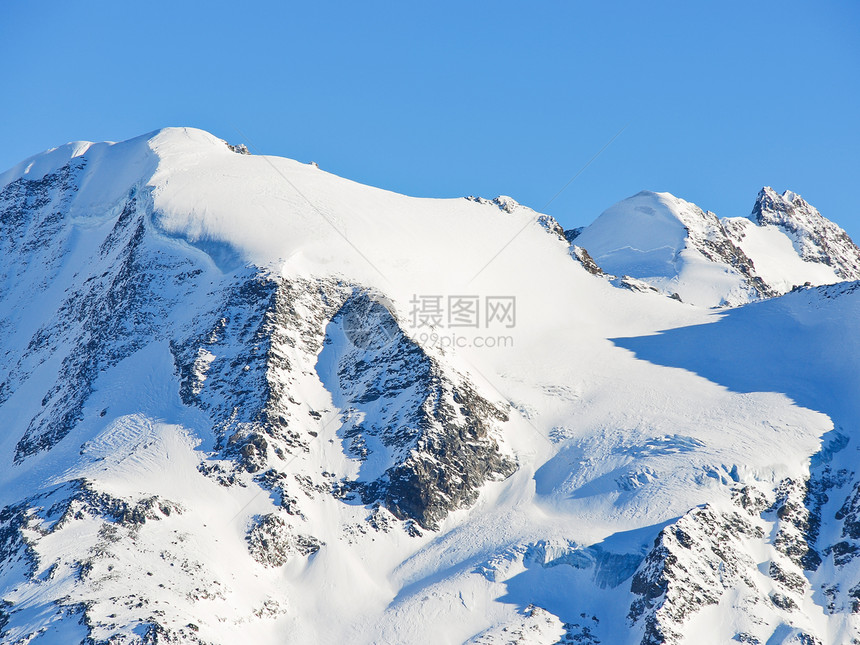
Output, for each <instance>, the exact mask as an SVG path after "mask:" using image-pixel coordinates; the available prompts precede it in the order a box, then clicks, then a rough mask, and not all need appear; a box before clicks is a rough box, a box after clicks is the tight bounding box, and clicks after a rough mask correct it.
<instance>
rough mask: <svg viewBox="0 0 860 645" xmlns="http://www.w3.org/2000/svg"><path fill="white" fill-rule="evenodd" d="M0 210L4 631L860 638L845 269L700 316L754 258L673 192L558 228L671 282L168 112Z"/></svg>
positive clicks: (650, 639) (182, 638)
mask: <svg viewBox="0 0 860 645" xmlns="http://www.w3.org/2000/svg"><path fill="white" fill-rule="evenodd" d="M628 202H629V203H628ZM0 218H2V219H0V221H2V234H0V418H2V419H3V421H4V430H3V432H2V434H0V459H2V460H3V461H4V468H3V469H2V471H0V472H2V474H0V481H2V484H0V508H2V511H0V633H2V635H3V639H4V642H12V643H18V642H20V643H31V642H32V643H74V642H97V643H101V642H115V643H156V642H177V643H186V642H187V643H235V642H246V641H253V642H259V643H283V642H295V643H308V642H319V643H329V642H331V643H334V642H356V643H378V642H386V643H389V642H390V643H426V642H438V643H463V642H474V643H502V642H523V643H555V642H567V643H571V642H576V643H598V642H602V643H639V642H644V643H657V642H675V643H678V642H696V643H701V642H713V643H723V642H727V641H729V640H730V639H732V638H734V639H735V640H742V639H747V640H746V641H743V642H760V643H765V642H768V643H771V642H773V643H781V642H785V643H789V642H795V641H792V640H791V639H793V638H794V639H802V638H812V637H814V638H817V639H818V640H819V642H822V643H824V642H833V643H837V642H846V640H847V639H849V638H860V620H858V619H857V618H856V617H855V614H854V613H853V612H854V607H855V605H853V604H852V603H853V602H855V599H856V598H857V597H858V596H860V594H857V593H855V591H856V587H855V586H854V585H855V584H856V583H855V582H854V581H855V580H856V573H857V570H856V566H855V561H854V559H853V553H854V552H855V551H858V552H860V546H856V542H855V541H856V540H860V529H857V530H855V528H856V527H857V526H860V516H858V515H857V513H858V512H860V511H858V510H855V509H860V503H858V502H856V499H857V493H856V491H857V488H858V483H857V481H858V480H857V477H856V476H855V474H854V472H853V470H852V467H851V464H852V458H851V455H853V454H854V450H855V445H854V444H855V443H856V439H855V438H854V434H855V433H856V428H857V426H858V412H860V411H858V410H857V409H856V406H855V405H854V404H853V403H851V401H853V400H854V399H853V398H852V396H851V392H853V391H855V390H856V386H857V383H856V380H857V374H858V370H857V369H856V366H857V360H858V349H860V348H858V347H857V346H856V343H855V344H850V343H845V344H842V345H840V346H839V347H836V346H834V344H833V341H832V339H833V338H846V339H850V338H856V337H857V331H858V329H857V326H858V323H857V321H858V320H860V318H858V316H857V315H856V314H857V313H858V312H857V308H858V306H860V304H859V303H860V290H858V289H857V288H856V284H857V283H845V284H844V285H835V286H832V287H821V288H809V289H804V290H801V291H798V292H795V293H791V294H788V295H787V296H784V297H783V298H775V299H771V300H768V301H765V302H761V303H756V304H753V305H749V306H745V307H741V308H738V309H734V310H731V311H729V312H728V313H726V312H716V311H712V310H710V309H708V308H707V306H709V305H711V304H719V302H722V301H726V302H731V303H733V304H737V303H740V302H744V301H746V300H751V299H755V298H759V297H760V296H761V295H764V294H768V295H773V294H771V293H770V291H768V290H774V291H777V289H776V287H773V286H770V285H771V284H776V282H773V283H771V282H769V281H764V280H763V279H762V278H761V277H760V276H759V275H758V274H753V273H752V272H751V270H750V269H749V268H748V267H747V268H745V267H744V265H743V262H741V261H740V260H742V257H743V254H744V253H745V251H740V250H739V247H738V246H736V245H735V243H734V242H731V244H729V243H728V242H730V240H729V238H728V235H727V234H725V232H724V230H723V228H722V225H721V223H720V221H719V220H717V219H716V217H715V216H712V215H710V214H705V213H702V212H701V211H700V210H698V209H697V208H695V207H694V206H692V205H690V204H688V203H686V202H683V201H682V200H678V199H676V198H673V197H671V196H668V195H655V194H640V195H638V196H636V197H634V198H631V200H627V202H623V203H622V204H621V205H619V206H617V207H615V208H614V209H610V211H607V213H605V214H604V216H601V218H600V219H599V220H598V221H597V222H595V224H594V225H592V227H589V228H588V229H586V231H585V232H583V233H582V235H580V236H579V237H577V238H576V244H577V245H578V246H581V247H584V248H585V249H587V250H588V251H590V252H591V254H592V255H593V256H595V258H596V259H597V260H598V264H600V265H601V266H602V268H603V269H604V270H607V271H610V272H613V273H616V272H617V273H623V272H622V271H616V269H619V268H622V266H623V265H630V264H631V263H632V264H635V266H637V267H640V268H641V269H642V273H643V275H644V277H646V278H647V279H648V280H649V281H651V282H653V283H654V284H655V285H657V286H658V287H659V288H660V289H661V290H663V291H677V292H678V293H679V294H680V296H681V299H682V300H684V301H685V302H677V301H676V300H673V299H670V298H666V297H664V296H663V295H661V294H660V293H657V292H651V293H647V292H646V293H638V292H634V291H631V290H629V289H619V288H616V287H615V286H613V284H612V283H611V282H609V281H607V280H606V279H604V278H603V277H601V276H600V275H594V274H593V273H591V272H589V271H588V270H586V269H585V268H584V263H583V258H584V257H585V256H584V255H583V253H582V252H581V249H580V250H579V251H577V250H576V249H573V248H572V247H571V246H570V244H569V242H568V241H567V240H566V239H565V237H564V235H563V234H562V233H563V232H562V231H561V229H560V227H558V225H557V223H555V222H554V220H552V219H551V218H548V217H547V216H545V215H540V214H538V213H535V212H534V211H532V210H530V209H528V208H526V207H523V206H521V205H519V204H517V203H516V202H515V201H514V200H512V199H510V198H497V199H495V200H485V199H448V200H438V199H418V198H412V197H406V196H403V195H397V194H394V193H390V192H387V191H383V190H379V189H376V188H371V187H368V186H362V185H360V184H356V183H354V182H351V181H348V180H345V179H342V178H339V177H336V176H333V175H331V174H328V173H326V172H324V171H322V170H320V169H319V168H317V167H316V166H314V165H304V164H300V163H297V162H295V161H291V160H288V159H281V158H276V157H262V156H256V155H246V154H237V152H236V151H235V150H234V149H231V148H230V147H228V146H227V145H226V144H225V142H223V141H221V140H220V139H217V138H216V137H214V136H212V135H210V134H208V133H205V132H202V131H199V130H194V129H189V128H168V129H165V130H160V131H158V132H155V133H150V134H148V135H144V136H143V137H139V138H137V139H133V140H130V141H127V142H123V143H117V144H86V143H76V144H68V145H67V146H64V147H61V148H57V149H55V150H53V151H49V152H47V153H44V154H43V155H37V156H36V157H34V158H31V159H30V160H27V161H25V162H23V163H22V164H20V165H19V166H17V167H15V168H13V169H12V170H10V171H8V172H7V173H5V174H3V175H2V176H0ZM628 222H634V223H635V224H636V225H635V226H631V227H628V228H624V229H620V228H619V227H621V226H622V225H624V224H625V223H628ZM721 231H722V233H721ZM622 233H624V234H625V235H628V238H627V239H623V240H622V241H621V242H619V241H618V239H620V237H618V236H621V234H622ZM613 235H615V236H616V237H617V238H618V239H616V241H613ZM747 238H749V239H752V238H753V235H750V234H749V233H747V235H746V236H745V237H744V239H747ZM589 240H591V246H589V245H588V244H587V243H586V242H587V241H589ZM691 240H693V241H694V242H695V243H694V244H691V242H690V241H691ZM595 248H597V249H598V250H597V251H595ZM768 248H769V247H768ZM500 249H503V250H502V251H501V252H500ZM601 249H602V251H601ZM782 250H783V251H784V249H782ZM603 256H605V257H604V258H603V260H604V261H601V258H602V257H603ZM717 257H719V258H723V259H726V258H729V259H731V258H735V259H738V262H739V263H738V264H735V265H731V266H732V267H733V268H734V271H735V272H734V273H732V272H730V271H729V272H727V271H726V268H725V267H724V266H721V265H720V264H719V262H717V261H715V259H714V258H717ZM607 259H608V260H609V262H608V263H607V262H606V261H605V260H607ZM727 261H729V260H727ZM613 262H617V266H616V264H613ZM778 264H779V263H778V262H775V263H774V265H773V266H772V271H773V273H768V275H769V276H779V275H780V274H779V272H778V271H777V268H778V266H777V265H778ZM819 264H821V263H819ZM744 271H746V272H744ZM628 273H630V272H629V271H628ZM646 274H647V275H646ZM634 277H635V276H634ZM781 279H782V278H781ZM792 279H793V277H791V278H788V277H786V278H784V280H786V281H789V282H790V281H791V280H792ZM774 280H776V278H774ZM629 284H632V283H629ZM786 284H787V282H786ZM718 298H719V299H720V300H719V301H718V302H715V301H716V300H717V299H718ZM745 299H746V300H745ZM699 300H701V301H702V304H704V305H705V306H691V305H690V304H687V303H688V302H694V303H696V302H698V301H699ZM464 302H465V303H467V305H468V306H467V305H464V304H463V303H464ZM514 302H515V317H513V316H505V315H497V316H494V315H493V312H495V313H496V314H499V312H500V311H502V310H500V309H498V308H496V309H493V308H491V306H490V305H491V304H492V305H498V306H501V305H505V306H509V307H512V306H514V305H513V303H514ZM468 303H471V304H470V305H469V304H468ZM474 304H477V306H478V308H477V310H475V309H470V308H469V307H471V306H473V305H474ZM436 307H438V310H437V308H436ZM507 311H508V313H513V310H512V309H508V310H507ZM475 312H477V314H478V317H477V319H475V318H474V316H473V314H474V313H475ZM472 323H476V326H468V325H469V324H472ZM750 356H753V357H754V359H755V362H754V367H755V369H747V367H748V366H749V365H750V362H749V361H750ZM837 516H838V517H837ZM855 533H856V535H855ZM837 545H839V546H837ZM816 557H817V560H816ZM87 639H89V640H87ZM709 639H710V640H709ZM796 642H803V641H802V640H796ZM806 642H814V641H806Z"/></svg>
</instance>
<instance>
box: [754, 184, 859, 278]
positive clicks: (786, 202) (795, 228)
mask: <svg viewBox="0 0 860 645" xmlns="http://www.w3.org/2000/svg"><path fill="white" fill-rule="evenodd" d="M750 219H751V220H753V221H754V222H755V223H756V224H758V225H759V226H776V227H778V228H780V229H781V230H782V231H783V232H784V233H786V234H787V235H788V236H789V237H790V238H791V240H792V243H793V244H794V248H795V249H796V250H797V253H798V254H799V255H800V257H801V258H802V259H803V260H804V261H806V262H818V263H821V264H825V265H827V266H830V267H832V268H833V270H834V271H835V272H836V274H837V275H839V277H841V278H843V279H845V280H860V248H858V247H857V245H856V244H854V242H853V241H852V240H851V238H850V237H849V236H848V234H847V233H846V232H845V231H844V230H843V229H842V228H840V227H839V226H838V225H837V224H835V223H834V222H831V221H830V220H829V219H827V218H826V217H824V216H823V215H822V214H821V213H820V212H819V211H818V209H816V208H815V207H813V206H812V205H811V204H809V202H807V201H806V200H805V199H803V198H802V197H801V196H800V195H798V194H797V193H794V192H792V191H790V190H786V191H785V192H783V193H782V194H781V195H780V194H779V193H778V192H776V191H775V190H774V189H773V188H771V187H770V186H765V187H764V188H762V189H761V191H760V192H759V194H758V198H757V199H756V202H755V206H753V210H752V213H751V214H750Z"/></svg>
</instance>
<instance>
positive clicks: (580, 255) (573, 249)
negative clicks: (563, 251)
mask: <svg viewBox="0 0 860 645" xmlns="http://www.w3.org/2000/svg"><path fill="white" fill-rule="evenodd" d="M570 255H571V256H572V257H573V258H575V259H576V260H577V261H578V262H579V263H580V264H581V265H582V268H583V269H585V270H586V271H588V272H589V273H590V274H591V275H603V269H601V268H600V267H599V266H597V262H595V261H594V258H593V257H591V256H590V255H589V254H588V251H586V250H585V249H584V248H582V247H581V246H576V245H575V244H571V246H570Z"/></svg>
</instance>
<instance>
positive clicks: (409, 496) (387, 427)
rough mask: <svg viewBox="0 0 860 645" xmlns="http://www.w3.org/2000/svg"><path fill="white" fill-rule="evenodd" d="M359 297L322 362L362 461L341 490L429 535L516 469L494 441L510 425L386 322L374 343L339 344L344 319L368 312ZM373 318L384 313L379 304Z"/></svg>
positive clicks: (339, 319) (338, 323) (335, 322)
mask: <svg viewBox="0 0 860 645" xmlns="http://www.w3.org/2000/svg"><path fill="white" fill-rule="evenodd" d="M366 298H367V296H366V295H364V294H358V295H356V296H353V297H351V298H350V299H348V300H347V301H346V302H345V303H344V305H343V306H342V307H341V309H340V310H339V311H338V313H337V314H336V315H335V316H334V318H333V319H332V323H331V326H332V329H331V330H330V332H329V334H328V335H327V337H326V343H327V345H328V348H327V349H326V350H324V351H323V354H322V355H321V360H322V359H325V360H330V361H331V362H332V363H333V364H334V365H336V376H337V384H336V385H335V384H334V383H333V388H335V392H336V393H337V394H339V397H336V398H335V402H336V403H337V404H338V406H339V407H341V408H342V409H348V410H350V411H351V416H350V417H349V418H348V419H346V420H345V423H344V425H343V426H342V433H343V438H344V439H345V440H346V441H347V442H348V444H347V445H348V450H349V451H350V453H351V454H352V455H353V456H355V457H356V458H358V459H361V460H362V461H364V464H363V466H362V469H361V470H360V471H359V477H358V480H356V481H354V482H349V483H348V484H347V487H348V488H349V489H351V490H355V491H357V492H358V494H359V495H360V497H361V500H362V501H363V503H365V504H372V503H373V502H374V501H376V500H380V501H382V502H383V504H384V505H385V506H386V508H388V510H389V511H391V512H392V513H393V514H394V515H395V517H397V518H398V519H402V520H410V519H411V520H415V521H416V522H418V524H420V525H421V526H422V527H424V528H431V529H432V528H436V527H437V526H438V523H439V522H440V521H441V520H442V519H444V518H445V516H446V515H447V514H448V511H450V510H451V509H454V508H460V507H462V506H466V505H468V504H471V503H472V502H473V501H474V500H475V499H476V498H477V496H478V491H479V489H480V487H481V486H482V485H483V483H484V482H486V481H490V480H499V479H504V478H505V477H507V476H509V475H510V474H512V473H513V472H514V470H515V468H516V466H515V464H514V462H513V461H512V460H511V459H510V458H509V457H506V456H505V455H503V454H502V453H501V452H500V450H499V447H498V444H497V443H496V441H495V439H494V438H493V428H494V425H495V424H498V423H501V422H504V421H507V418H508V417H507V413H506V411H505V410H504V409H501V408H500V407H498V406H496V405H494V404H493V403H491V402H489V401H488V400H487V399H485V398H483V397H482V396H480V395H479V394H478V393H477V392H476V391H475V389H474V387H473V386H471V385H470V384H469V383H468V381H467V380H466V379H464V378H463V377H462V376H461V375H458V374H454V373H450V372H449V371H448V370H446V369H445V368H444V367H443V366H442V365H441V364H440V363H439V362H438V361H437V360H435V359H434V358H432V357H431V356H429V355H428V354H427V353H426V352H425V351H424V350H423V349H422V348H421V347H420V346H419V345H417V344H416V343H414V342H413V341H412V340H411V339H410V338H408V337H407V336H406V335H405V334H404V333H403V332H402V331H400V330H399V328H397V327H396V323H395V321H394V320H393V319H389V324H388V325H383V326H381V327H378V328H377V329H378V330H385V331H386V332H387V333H386V335H385V336H384V337H383V338H381V339H380V340H379V342H377V343H371V344H370V345H369V346H368V345H367V344H365V343H362V344H361V345H360V346H358V347H356V346H355V345H354V344H352V343H344V342H338V338H337V337H338V336H339V335H340V334H343V333H344V323H345V321H346V320H347V319H348V316H349V315H350V312H351V311H352V310H353V309H354V308H356V307H357V308H360V309H362V310H366V309H367V302H366ZM379 315H381V316H386V315H387V316H389V317H390V316H391V314H390V313H389V312H387V311H385V310H384V309H383V308H381V307H380V312H379ZM389 334H390V335H389ZM377 348H378V349H377ZM327 353H331V357H328V356H327V355H326V354H327ZM332 376H334V374H332ZM340 397H342V398H340ZM359 419H361V420H359ZM368 420H369V422H368Z"/></svg>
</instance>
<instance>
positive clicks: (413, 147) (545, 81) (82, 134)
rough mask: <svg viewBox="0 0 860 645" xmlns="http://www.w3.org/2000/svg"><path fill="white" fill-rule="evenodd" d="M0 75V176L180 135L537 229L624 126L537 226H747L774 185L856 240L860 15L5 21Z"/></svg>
mask: <svg viewBox="0 0 860 645" xmlns="http://www.w3.org/2000/svg"><path fill="white" fill-rule="evenodd" d="M0 60H2V61H3V67H2V70H3V71H2V88H3V89H2V101H0V137H2V146H0V167H2V168H4V169H5V168H6V167H9V166H11V165H12V164H14V163H16V162H17V161H20V160H21V159H22V158H24V157H26V156H29V155H31V154H34V153H36V152H39V151H41V150H43V149H45V148H49V147H53V146H56V145H59V144H61V143H64V142H66V141H69V140H75V139H88V140H96V141H101V140H106V139H108V140H121V139H126V138H129V137H132V136H136V135H138V134H142V133H144V132H147V131H150V130H154V129H157V128H159V127H162V126H167V125H191V126H196V127H200V128H204V129H206V130H209V131H211V132H213V133H214V134H216V135H217V136H220V137H222V138H224V139H227V140H230V141H232V142H241V141H244V140H246V141H247V142H248V143H249V144H252V145H253V146H255V147H256V148H257V149H259V150H261V151H262V152H265V153H269V154H277V155H283V156H287V157H292V158H295V159H299V160H302V161H311V160H314V161H317V162H318V163H319V164H320V166H321V167H322V168H323V169H325V170H328V171H331V172H334V173H336V174H339V175H343V176H345V177H349V178H351V179H355V180H357V181H361V182H364V183H368V184H372V185H375V186H381V187H383V188H388V189H391V190H396V191H398V192H403V193H407V194H412V195H420V196H438V197H455V196H462V195H470V194H474V195H481V196H486V197H493V196H495V195H498V194H508V195H511V196H513V197H514V198H515V199H517V200H519V201H520V202H522V203H525V204H527V205H529V206H532V207H534V208H537V209H540V208H541V207H543V206H544V205H545V204H546V203H547V202H548V201H549V200H550V198H551V197H552V196H553V195H554V194H555V193H556V192H557V191H558V190H559V189H560V188H561V187H562V186H564V185H565V183H566V182H567V181H568V180H569V179H570V178H571V177H572V176H573V175H574V174H575V173H576V172H577V171H578V170H579V169H580V168H581V167H582V166H583V165H584V164H585V163H586V162H587V161H588V160H589V159H590V158H591V157H592V156H593V155H594V154H595V153H596V152H598V151H599V150H600V149H601V148H602V147H603V146H604V145H605V144H606V143H607V141H609V140H610V139H611V138H612V136H613V135H615V134H616V133H617V132H618V131H619V130H621V129H622V128H623V127H625V126H627V128H626V130H625V131H624V132H623V133H622V134H621V135H620V136H619V137H618V138H617V139H616V140H615V141H614V142H613V143H612V145H610V146H609V147H608V148H607V149H606V150H605V151H604V152H603V153H602V154H601V155H600V156H599V157H598V158H597V159H596V160H595V161H594V163H592V164H591V165H590V166H589V167H588V168H587V169H586V170H585V171H584V172H583V173H582V174H581V175H580V176H579V177H578V178H577V179H576V180H575V181H574V182H573V183H571V184H570V186H569V187H568V188H567V189H566V190H565V191H564V193H562V195H561V196H559V197H558V198H557V199H556V200H555V201H554V202H552V204H551V205H550V206H549V208H548V209H547V211H548V212H549V213H551V214H553V215H555V216H556V217H557V218H558V219H559V220H560V221H561V222H562V224H563V225H565V226H566V227H570V226H573V225H579V224H586V223H589V222H590V221H592V220H593V219H594V218H595V217H596V216H597V215H598V214H599V213H600V212H601V211H602V210H603V209H604V208H606V207H608V206H609V205H611V204H612V203H614V202H616V201H618V200H619V199H623V198H624V197H627V196H629V195H631V194H633V193H636V192H638V191H639V190H642V189H650V190H659V191H664V190H665V191H669V192H672V193H674V194H676V195H678V196H679V197H683V198H685V199H688V200H690V201H694V202H696V203H697V204H699V205H700V206H701V207H703V208H706V209H710V210H713V211H715V212H716V213H717V214H718V215H721V216H738V215H747V214H748V213H749V211H750V209H751V207H752V204H753V202H754V199H755V196H756V193H757V192H758V190H759V188H760V187H761V186H762V185H764V184H769V185H772V186H773V187H774V188H776V189H778V190H780V191H781V190H784V189H786V188H790V189H791V190H794V191H795V192H798V193H800V194H802V195H803V196H804V197H806V198H807V199H808V200H809V201H810V202H811V203H812V204H813V205H815V206H817V207H818V208H819V209H820V210H821V211H822V212H823V213H824V215H825V216H828V217H830V218H831V219H833V220H835V221H837V222H838V223H839V224H841V225H842V226H843V227H845V228H846V229H847V230H848V232H849V233H850V234H851V235H852V237H853V238H854V239H855V240H857V241H860V199H858V197H857V194H858V188H860V158H858V155H860V123H859V122H858V120H859V119H860V116H858V115H860V3H857V2H848V1H842V2H831V1H829V0H824V1H821V2H814V3H813V2H806V1H803V2H801V1H793V0H790V1H781V2H769V1H761V2H759V1H756V2H749V1H746V2H725V1H724V2H719V3H717V2H690V1H689V0H685V1H683V2H657V3H644V2H573V1H568V2H560V1H555V2H531V3H526V2H506V1H494V2H485V1H475V2H472V1H470V2H462V1H461V2H456V3H448V2H434V3H422V4H421V5H420V6H419V5H418V3H411V2H398V3H394V2H386V3H383V2H373V1H369V2H354V1H351V2H337V3H335V2H317V3H311V2H305V3H301V4H299V3H294V2H257V3H246V4H244V5H243V4H242V3H237V2H229V3H228V2H212V1H210V2H162V1H151V2H146V3H131V2H115V1H112V2H95V1H92V2H91V1H86V0H84V1H81V2H68V1H67V0H64V1H62V2H47V1H46V2H25V1H24V0H7V1H6V2H4V3H3V10H2V16H0ZM237 129H238V130H240V131H242V132H244V134H245V136H244V137H243V136H242V135H240V134H239V133H238V132H237ZM246 138H247V139H246Z"/></svg>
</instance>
